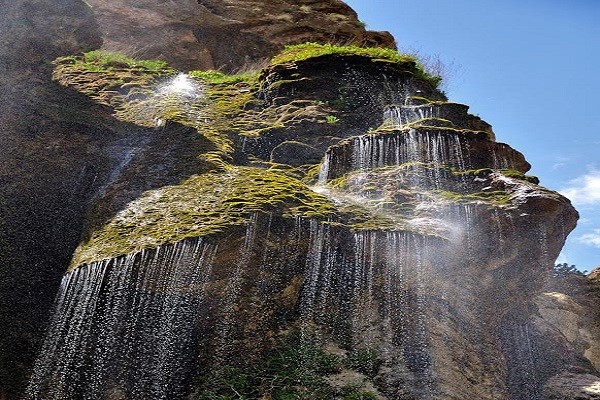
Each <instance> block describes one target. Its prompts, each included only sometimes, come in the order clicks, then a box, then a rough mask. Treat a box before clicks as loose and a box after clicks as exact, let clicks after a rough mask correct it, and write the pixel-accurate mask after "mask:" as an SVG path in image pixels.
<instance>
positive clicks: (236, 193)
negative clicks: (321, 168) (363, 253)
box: [72, 166, 335, 267]
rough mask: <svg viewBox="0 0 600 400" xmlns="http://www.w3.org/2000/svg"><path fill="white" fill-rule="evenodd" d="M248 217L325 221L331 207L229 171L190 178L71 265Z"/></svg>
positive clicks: (274, 179) (302, 192) (286, 183)
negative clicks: (269, 214) (262, 215)
mask: <svg viewBox="0 0 600 400" xmlns="http://www.w3.org/2000/svg"><path fill="white" fill-rule="evenodd" d="M254 212H274V213H277V214H280V215H282V216H284V217H305V218H317V219H321V220H325V219H328V218H329V217H331V216H332V215H333V214H334V212H335V208H334V206H333V205H332V204H331V203H330V202H329V200H328V199H327V198H325V197H324V196H322V195H320V194H318V193H315V192H313V191H311V190H310V189H309V188H308V187H307V186H306V185H305V184H303V183H302V182H301V181H299V180H297V179H294V178H290V177H289V176H285V175H283V174H280V173H276V172H273V171H267V170H263V169H258V168H250V167H232V166H229V167H228V170H227V171H226V172H209V173H206V174H202V175H197V176H193V177H191V178H189V179H187V180H186V181H184V182H182V183H181V184H179V185H176V186H168V187H164V188H161V189H159V190H153V191H150V192H147V193H145V195H144V196H142V197H141V198H140V199H138V200H135V201H134V202H132V203H130V204H129V206H128V207H127V208H126V209H125V210H123V211H122V212H120V213H119V214H118V215H117V216H115V217H114V218H113V219H112V220H111V221H109V222H108V223H107V224H106V225H105V226H103V227H102V228H100V229H98V230H97V231H95V232H94V233H93V234H92V236H91V238H90V239H89V240H87V241H86V242H85V243H83V244H82V245H80V247H79V248H78V249H77V251H76V253H75V255H74V258H73V262H72V266H73V267H76V266H78V265H81V264H83V263H89V262H91V261H96V260H100V259H105V258H110V257H114V256H117V255H122V254H128V253H131V252H134V251H137V250H140V249H143V248H150V247H156V246H158V245H161V244H164V243H173V242H177V241H180V240H182V239H185V238H187V237H197V236H206V235H212V234H218V233H221V232H223V231H225V230H227V229H229V228H231V227H233V226H241V225H244V224H246V223H247V221H248V220H249V217H250V215H251V214H252V213H254Z"/></svg>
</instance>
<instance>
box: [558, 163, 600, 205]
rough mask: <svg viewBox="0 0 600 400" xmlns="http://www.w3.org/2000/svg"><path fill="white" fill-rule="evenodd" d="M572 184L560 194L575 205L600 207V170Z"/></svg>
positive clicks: (575, 180)
mask: <svg viewBox="0 0 600 400" xmlns="http://www.w3.org/2000/svg"><path fill="white" fill-rule="evenodd" d="M570 184H571V186H569V187H567V188H565V189H562V190H560V192H561V193H562V194H563V195H564V196H565V197H567V198H569V199H570V200H571V201H572V202H573V203H574V204H578V205H600V170H594V171H591V172H589V173H587V174H585V175H583V176H581V177H579V178H577V179H574V180H572V181H571V182H570Z"/></svg>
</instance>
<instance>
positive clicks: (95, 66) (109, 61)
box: [81, 50, 169, 72]
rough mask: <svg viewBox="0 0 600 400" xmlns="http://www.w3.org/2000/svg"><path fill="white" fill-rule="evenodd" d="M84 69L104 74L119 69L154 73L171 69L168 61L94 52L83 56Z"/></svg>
mask: <svg viewBox="0 0 600 400" xmlns="http://www.w3.org/2000/svg"><path fill="white" fill-rule="evenodd" d="M81 60H82V62H83V67H84V68H85V69H87V70H88V71H92V72H102V71H106V70H110V69H118V68H137V69H145V70H148V71H152V72H160V71H163V70H167V69H169V65H168V64H167V62H166V61H162V60H136V59H134V58H131V57H127V56H125V55H123V54H121V53H116V52H111V51H104V50H94V51H90V52H87V53H84V54H83V58H82V59H81Z"/></svg>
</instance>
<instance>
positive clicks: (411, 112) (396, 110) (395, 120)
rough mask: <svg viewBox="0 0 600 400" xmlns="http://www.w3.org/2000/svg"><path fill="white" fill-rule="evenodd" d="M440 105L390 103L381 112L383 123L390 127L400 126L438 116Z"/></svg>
mask: <svg viewBox="0 0 600 400" xmlns="http://www.w3.org/2000/svg"><path fill="white" fill-rule="evenodd" d="M440 115H441V114H440V107H439V106H434V105H424V106H423V105H421V106H407V105H402V106H398V105H391V106H388V107H387V108H386V109H385V110H384V112H383V121H384V124H386V125H389V126H390V127H396V128H402V127H404V126H406V125H408V124H411V123H413V122H416V121H419V120H423V119H427V118H440Z"/></svg>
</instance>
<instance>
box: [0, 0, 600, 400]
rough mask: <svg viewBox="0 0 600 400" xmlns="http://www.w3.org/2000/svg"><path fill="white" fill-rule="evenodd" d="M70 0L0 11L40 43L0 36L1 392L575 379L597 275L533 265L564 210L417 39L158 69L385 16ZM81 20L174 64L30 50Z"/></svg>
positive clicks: (402, 389)
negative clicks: (3, 73)
mask: <svg viewBox="0 0 600 400" xmlns="http://www.w3.org/2000/svg"><path fill="white" fill-rule="evenodd" d="M90 3H91V8H88V7H86V6H85V5H84V4H83V3H75V2H73V3H68V4H67V2H65V4H64V9H63V8H59V9H57V12H58V11H60V14H59V13H55V12H54V11H51V10H48V9H47V8H44V5H43V4H41V3H40V4H39V5H38V8H35V10H37V11H36V12H37V13H44V12H46V13H48V15H51V16H53V17H52V18H55V19H54V22H52V18H49V19H48V20H47V21H44V24H43V25H40V24H42V23H41V22H40V21H37V19H36V17H35V15H38V14H36V13H34V12H33V11H32V9H30V8H27V7H29V6H30V5H31V4H32V3H31V2H29V3H27V4H28V6H27V7H26V6H25V5H24V4H20V3H13V5H12V6H11V7H10V8H7V10H10V12H8V13H7V16H6V21H7V23H8V22H10V21H15V20H18V19H19V18H25V17H24V15H25V14H27V15H29V16H30V18H32V21H34V22H33V23H32V25H31V26H34V27H35V26H43V27H44V29H41V30H35V29H33V30H31V31H27V32H22V35H23V36H25V37H28V38H31V43H37V42H36V40H41V38H42V37H44V35H45V37H49V38H56V40H54V39H53V41H52V42H53V43H56V46H54V47H52V46H50V47H48V52H47V53H42V54H41V55H40V58H39V59H38V58H35V57H33V54H34V53H35V48H36V46H37V45H35V44H32V45H31V47H27V49H28V51H29V53H26V54H32V56H31V57H33V58H31V59H29V58H27V60H28V63H25V64H23V65H19V63H17V62H16V60H17V57H15V56H14V55H12V54H11V53H10V52H9V51H8V50H7V49H3V54H6V58H5V59H6V60H7V64H6V65H7V66H10V68H8V71H9V72H10V73H9V74H8V75H7V77H11V78H12V79H16V82H18V84H17V87H18V88H19V89H23V88H28V91H27V92H24V91H23V90H20V91H18V92H19V94H20V96H18V97H15V98H14V99H13V100H12V101H11V99H10V98H9V97H6V98H3V100H2V101H3V103H2V107H3V110H4V109H5V107H6V109H7V110H14V113H5V114H3V116H2V118H4V119H3V123H2V130H3V137H2V140H3V141H5V142H3V143H6V148H7V149H8V150H9V151H7V152H6V156H4V157H3V159H2V165H1V169H0V172H1V174H2V175H1V177H2V181H3V183H4V182H5V183H6V185H3V186H2V192H1V194H0V195H1V196H2V197H3V199H4V204H5V207H4V210H6V211H5V212H3V215H2V220H1V222H2V223H4V224H5V225H6V226H8V228H7V229H5V230H3V231H2V234H3V235H4V237H3V239H4V240H3V241H2V242H0V243H1V250H2V253H1V254H0V261H1V262H2V264H1V265H2V272H3V275H2V276H3V278H2V279H3V280H2V286H1V287H0V290H1V293H2V294H3V296H2V297H1V298H2V304H1V306H2V309H1V311H2V312H1V314H0V317H1V318H2V321H1V322H2V324H0V327H1V329H2V340H1V341H0V343H1V345H2V348H1V350H2V351H1V352H0V354H1V357H3V359H2V363H1V364H0V372H1V373H2V380H1V382H2V383H1V385H2V387H0V398H1V397H5V398H7V399H16V398H23V397H24V398H26V399H79V398H89V399H104V398H105V399H123V398H128V399H147V398H152V399H180V398H181V399H183V398H188V399H214V398H230V397H235V396H237V397H245V398H250V399H259V398H260V399H267V398H272V399H284V398H313V399H360V398H369V399H371V398H376V399H382V400H385V399H390V400H391V399H469V398H476V399H507V400H508V399H511V400H520V399H528V400H531V399H539V400H542V399H546V398H547V399H553V398H568V397H564V396H566V394H565V393H569V391H571V392H572V393H577V391H579V392H580V393H581V395H579V394H578V395H579V396H580V397H581V396H583V395H584V394H585V395H586V396H587V395H589V396H592V397H589V398H594V397H593V396H595V395H596V393H595V392H594V390H596V388H595V386H597V385H596V383H597V382H596V381H597V379H598V378H597V376H598V371H597V368H598V364H599V361H598V348H600V347H599V344H600V339H599V338H600V336H599V332H598V327H597V321H598V318H597V315H596V314H595V313H594V311H593V310H597V297H598V296H597V287H596V286H595V283H593V282H592V281H591V280H587V279H586V278H583V277H567V278H568V279H567V278H565V279H566V280H565V279H563V280H557V278H554V277H553V276H552V268H551V266H552V264H553V260H555V258H556V256H557V255H558V253H559V252H560V249H561V247H562V245H563V243H564V240H565V238H566V235H567V234H568V232H570V231H571V230H572V229H573V227H574V226H575V223H576V219H577V213H576V211H575V210H574V209H573V208H572V206H571V205H570V203H569V202H568V200H567V199H565V198H564V197H562V196H560V195H559V194H558V193H555V192H552V191H549V190H547V189H544V188H542V187H540V186H539V185H538V183H539V182H538V181H537V178H535V177H530V176H527V175H525V173H526V172H527V170H528V169H529V164H528V163H527V161H526V160H525V159H524V157H523V156H522V154H520V153H519V152H518V151H516V150H514V149H512V148H511V147H510V146H508V145H506V144H502V143H498V142H496V141H495V135H494V133H493V131H492V129H491V126H490V125H489V124H487V123H486V122H484V121H482V120H481V119H479V118H478V117H475V116H472V115H470V114H468V106H465V105H461V104H456V103H452V102H449V101H447V99H446V97H445V95H444V94H443V93H442V92H440V91H438V89H437V84H438V83H439V82H438V79H437V78H436V77H434V76H431V75H429V74H428V73H427V72H426V71H423V69H422V68H421V67H420V66H419V65H418V63H417V62H416V60H415V59H413V58H411V57H410V56H404V55H399V54H397V53H395V52H394V51H392V50H390V49H383V50H382V49H364V48H360V47H354V46H332V45H316V44H310V45H299V46H296V47H293V48H289V49H287V50H285V51H284V52H282V53H281V54H279V55H277V56H276V57H275V58H273V59H271V61H270V62H269V64H268V65H266V66H265V67H264V68H262V69H260V70H257V71H252V72H249V73H244V74H238V75H224V74H220V73H216V72H214V71H213V72H206V71H193V72H190V73H189V74H183V73H180V72H178V71H177V70H176V69H174V68H178V69H206V68H215V67H221V66H223V67H224V68H225V69H226V70H236V69H237V68H238V67H239V68H241V67H244V66H248V65H251V64H252V63H254V62H255V61H258V60H261V59H264V58H265V57H269V56H272V55H274V54H275V53H276V52H277V51H279V50H280V49H281V48H282V46H283V45H284V44H286V43H295V42H302V41H328V42H330V41H336V42H341V43H342V44H345V43H346V42H348V41H351V42H355V43H361V44H369V45H372V44H377V45H384V46H388V47H389V46H392V45H393V40H392V39H391V38H390V37H389V36H387V35H384V34H375V33H368V32H365V31H364V29H363V28H362V27H361V26H360V24H358V23H357V20H356V15H355V14H354V13H353V12H352V11H351V10H350V9H349V8H348V7H347V6H345V5H344V4H343V3H341V2H337V1H331V2H314V1H303V2H293V3H291V2H290V3H287V2H282V1H281V2H277V1H276V2H237V1H236V2H234V1H220V2H212V1H211V2H209V1H201V2H198V3H196V2H184V1H182V0H179V1H173V2H160V3H159V2H156V4H155V2H153V1H143V2H135V4H134V3H133V2H131V3H129V2H119V4H118V5H117V3H116V2H109V1H101V0H93V1H90ZM61 4H62V3H61ZM325 20H327V21H334V20H335V22H336V23H329V24H324V23H323V21H325ZM35 21H37V22H35ZM109 22H110V23H109ZM9 25H10V24H9ZM10 26H12V28H11V29H13V31H11V32H17V31H16V30H15V29H17V28H18V27H19V26H20V25H19V24H13V25H10ZM322 26H324V27H325V28H322ZM64 27H68V28H69V29H67V30H68V32H74V33H73V36H69V35H67V34H66V33H65V31H62V30H61V29H66V28H64ZM18 29H22V28H18ZM156 31H160V32H163V33H164V34H163V35H161V36H160V38H159V39H156V35H154V34H153V33H152V32H156ZM19 32H21V31H19ZM240 33H241V34H243V38H242V39H240ZM101 36H102V37H104V46H106V47H107V48H112V49H115V48H119V49H122V50H124V51H126V52H129V54H133V53H136V52H137V53H139V54H145V55H151V56H152V57H164V58H167V59H168V60H169V61H171V63H172V64H171V65H167V64H166V63H164V62H157V61H139V60H134V59H130V58H127V57H124V56H117V55H114V54H108V53H102V52H91V53H86V54H85V55H77V56H67V57H61V58H59V59H57V60H56V61H55V62H54V63H53V64H51V63H50V62H51V60H53V59H54V58H55V57H57V56H59V55H61V54H67V53H78V52H80V51H87V50H91V49H92V48H95V47H98V46H100V39H99V38H100V37H101ZM11 37H12V36H11ZM36 38H40V39H36ZM147 38H148V39H147ZM150 38H152V42H151V43H150V42H149V40H150ZM226 42H227V43H228V45H226V46H224V45H223V43H226ZM134 43H135V46H137V47H133V46H132V44H134ZM165 49H169V51H168V54H167V53H165V51H166V50H165ZM24 54H25V53H24ZM165 54H167V55H165ZM11 57H12V58H11ZM11 60H12V61H11ZM50 75H52V76H50ZM51 78H52V80H51ZM8 80H9V79H8V78H6V82H5V83H7V84H8ZM56 104H60V106H59V107H57V105H56ZM24 116H31V118H23V117H24ZM23 121H26V122H23ZM3 145H4V144H3ZM9 146H12V147H9ZM32 216H35V218H33V217H32ZM65 272H66V274H65ZM63 274H64V276H63ZM61 276H63V278H62V284H61V282H60V279H61ZM33 278H35V279H33ZM561 279H562V278H561ZM565 282H566V283H565ZM59 285H60V288H59ZM42 289H43V290H42ZM30 292H33V293H34V295H30V296H24V295H23V294H24V293H30ZM56 292H57V293H58V294H57V296H56V300H55V304H54V308H53V310H52V313H50V311H49V307H50V306H49V304H50V299H51V298H52V297H53V296H54V294H55V293H56ZM4 294H8V295H7V296H4ZM50 314H51V318H50ZM48 319H50V322H49V323H48V324H47V334H46V335H45V339H44V340H43V343H42V340H41V339H42V335H41V332H40V331H41V330H42V329H43V328H44V327H45V326H46V324H45V321H47V320H48ZM25 348H31V349H32V350H31V351H30V352H29V353H27V352H25V350H24V349H25ZM34 352H35V353H36V354H37V361H36V362H35V366H34V367H32V366H31V364H32V357H33V353H34ZM26 381H27V382H28V383H25V382H26ZM23 393H24V396H23ZM569 395H571V394H569ZM544 396H545V397H544ZM560 396H563V397H560ZM573 398H577V397H573Z"/></svg>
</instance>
